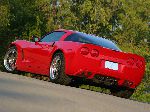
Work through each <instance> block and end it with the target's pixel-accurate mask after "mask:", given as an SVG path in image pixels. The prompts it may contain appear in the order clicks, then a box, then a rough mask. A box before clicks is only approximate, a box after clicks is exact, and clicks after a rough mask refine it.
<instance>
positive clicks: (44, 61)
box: [4, 29, 145, 98]
mask: <svg viewBox="0 0 150 112" xmlns="http://www.w3.org/2000/svg"><path fill="white" fill-rule="evenodd" d="M32 40H33V41H26V40H16V41H14V42H12V43H11V44H10V46H9V48H8V51H7V52H6V55H5V56H4V67H5V69H6V70H7V71H8V72H14V71H16V70H19V71H25V72H31V73H35V74H41V75H46V76H48V77H49V79H50V81H51V82H54V83H59V84H63V85H68V84H69V83H70V82H71V80H72V79H73V78H74V77H80V78H85V79H89V80H92V81H93V82H95V83H98V84H101V83H103V84H104V85H107V86H112V87H115V89H112V90H111V93H112V94H113V95H116V96H119V97H124V98H129V97H130V96H131V95H132V94H133V92H134V90H135V89H136V87H137V86H138V85H139V84H140V82H141V80H142V78H143V76H144V72H145V60H144V58H143V57H141V56H139V55H136V54H131V53H125V52H123V51H121V50H120V49H119V48H118V47H117V45H116V44H115V43H113V42H112V41H110V40H108V39H105V38H102V37H97V36H95V35H91V34H85V33H82V32H78V31H72V30H64V29H60V30H56V31H53V32H50V33H48V34H46V35H44V36H43V37H41V38H38V37H35V36H33V38H32Z"/></svg>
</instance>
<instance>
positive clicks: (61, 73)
mask: <svg viewBox="0 0 150 112" xmlns="http://www.w3.org/2000/svg"><path fill="white" fill-rule="evenodd" d="M49 77H50V81H51V82H53V83H57V84H62V85H69V84H70V82H71V78H70V77H69V76H67V75H66V74H65V59H64V56H63V53H61V52H58V53H56V54H54V56H53V58H52V62H51V64H50V74H49Z"/></svg>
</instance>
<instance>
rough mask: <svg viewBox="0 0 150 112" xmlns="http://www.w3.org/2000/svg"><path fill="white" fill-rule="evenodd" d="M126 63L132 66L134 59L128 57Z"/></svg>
mask: <svg viewBox="0 0 150 112" xmlns="http://www.w3.org/2000/svg"><path fill="white" fill-rule="evenodd" d="M127 63H128V64H129V65H131V66H132V65H133V64H134V59H133V58H129V59H128V61H127Z"/></svg>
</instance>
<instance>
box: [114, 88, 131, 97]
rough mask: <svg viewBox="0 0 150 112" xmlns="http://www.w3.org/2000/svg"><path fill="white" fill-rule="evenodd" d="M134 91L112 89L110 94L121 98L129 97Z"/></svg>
mask: <svg viewBox="0 0 150 112" xmlns="http://www.w3.org/2000/svg"><path fill="white" fill-rule="evenodd" d="M133 93H134V89H125V88H123V89H112V90H111V94H112V95H114V96H117V97H121V98H126V99H128V98H130V97H131V96H132V94H133Z"/></svg>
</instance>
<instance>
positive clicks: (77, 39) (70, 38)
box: [65, 33, 79, 42]
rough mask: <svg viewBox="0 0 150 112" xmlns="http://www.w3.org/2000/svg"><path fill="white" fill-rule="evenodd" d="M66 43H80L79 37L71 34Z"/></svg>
mask: <svg viewBox="0 0 150 112" xmlns="http://www.w3.org/2000/svg"><path fill="white" fill-rule="evenodd" d="M65 41H73V42H79V36H78V35H77V34H75V33H74V34H71V35H69V36H68V37H67V38H65Z"/></svg>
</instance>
